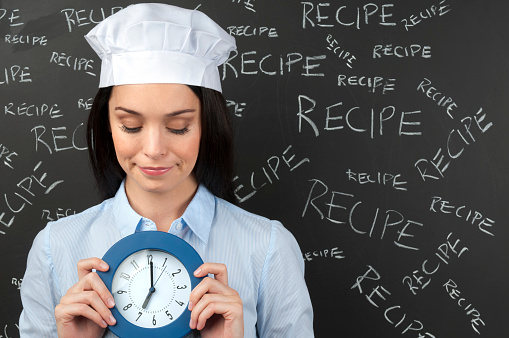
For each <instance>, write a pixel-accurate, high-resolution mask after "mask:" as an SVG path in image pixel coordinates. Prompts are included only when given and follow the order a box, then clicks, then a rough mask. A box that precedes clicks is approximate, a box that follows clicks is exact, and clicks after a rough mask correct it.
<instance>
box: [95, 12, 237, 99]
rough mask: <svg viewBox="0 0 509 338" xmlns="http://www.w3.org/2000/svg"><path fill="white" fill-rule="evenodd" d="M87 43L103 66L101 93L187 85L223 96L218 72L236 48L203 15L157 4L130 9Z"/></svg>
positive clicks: (102, 25)
mask: <svg viewBox="0 0 509 338" xmlns="http://www.w3.org/2000/svg"><path fill="white" fill-rule="evenodd" d="M85 38H86V40H87V41H88V43H89V44H90V45H91V46H92V48H93V49H94V50H95V52H96V53H97V54H98V55H99V57H100V58H101V60H102V65H101V77H100V82H99V87H100V88H102V87H108V86H115V85H122V84H140V83H182V84H187V85H194V86H201V87H206V88H211V89H215V90H217V91H221V82H220V79H219V71H218V69H217V67H218V66H219V65H221V64H222V63H223V62H225V61H226V60H227V58H228V56H229V54H230V52H231V51H232V50H234V49H235V48H236V46H235V38H233V37H232V36H231V35H229V34H228V33H226V32H225V31H224V30H223V29H222V28H221V27H220V26H219V25H217V24H216V23H215V22H214V21H213V20H212V19H210V18H209V17H208V16H207V15H205V14H203V13H202V12H200V11H197V10H189V9H183V8H180V7H175V6H171V5H166V4H155V3H150V4H149V3H144V4H136V5H130V6H128V7H126V8H125V9H123V10H121V11H119V12H117V13H115V14H113V15H111V16H110V17H108V18H106V19H105V20H103V21H102V22H101V23H99V24H98V25H97V26H95V27H94V28H93V29H92V30H91V31H90V32H89V33H88V34H87V35H86V36H85Z"/></svg>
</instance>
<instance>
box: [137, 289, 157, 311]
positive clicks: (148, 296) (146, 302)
mask: <svg viewBox="0 0 509 338" xmlns="http://www.w3.org/2000/svg"><path fill="white" fill-rule="evenodd" d="M155 291H156V289H155V288H153V287H151V288H150V290H148V295H147V297H146V298H145V301H144V302H143V305H142V306H141V308H142V309H145V308H146V307H147V305H148V301H149V300H150V297H152V294H153V293H154V292H155Z"/></svg>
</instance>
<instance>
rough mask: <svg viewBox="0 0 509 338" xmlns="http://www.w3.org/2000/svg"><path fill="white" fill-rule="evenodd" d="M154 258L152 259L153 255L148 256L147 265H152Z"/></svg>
mask: <svg viewBox="0 0 509 338" xmlns="http://www.w3.org/2000/svg"><path fill="white" fill-rule="evenodd" d="M153 258H154V257H152V255H147V264H148V265H150V262H152V259H153Z"/></svg>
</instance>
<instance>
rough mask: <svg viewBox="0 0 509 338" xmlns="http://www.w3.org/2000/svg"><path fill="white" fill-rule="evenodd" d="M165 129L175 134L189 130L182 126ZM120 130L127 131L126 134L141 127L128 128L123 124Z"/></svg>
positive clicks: (137, 130)
mask: <svg viewBox="0 0 509 338" xmlns="http://www.w3.org/2000/svg"><path fill="white" fill-rule="evenodd" d="M166 129H168V130H169V131H170V132H171V133H173V134H175V135H184V134H186V133H188V132H189V128H188V127H184V128H181V129H175V128H166ZM120 130H122V131H123V132H125V133H128V134H133V133H137V132H139V131H140V130H141V127H134V128H130V127H127V126H125V125H122V126H120Z"/></svg>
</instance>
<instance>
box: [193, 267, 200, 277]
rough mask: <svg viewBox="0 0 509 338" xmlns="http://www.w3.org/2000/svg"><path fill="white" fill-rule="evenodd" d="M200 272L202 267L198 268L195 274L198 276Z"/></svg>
mask: <svg viewBox="0 0 509 338" xmlns="http://www.w3.org/2000/svg"><path fill="white" fill-rule="evenodd" d="M200 272H201V268H198V269H196V271H195V272H194V275H195V276H198V275H199V274H200Z"/></svg>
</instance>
